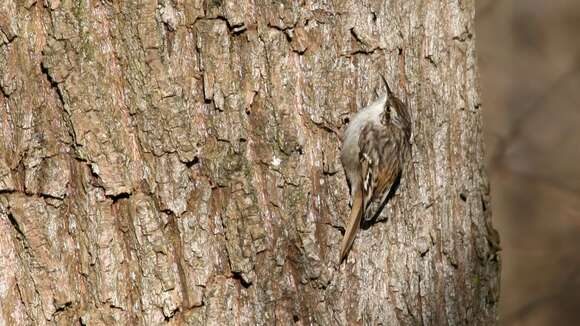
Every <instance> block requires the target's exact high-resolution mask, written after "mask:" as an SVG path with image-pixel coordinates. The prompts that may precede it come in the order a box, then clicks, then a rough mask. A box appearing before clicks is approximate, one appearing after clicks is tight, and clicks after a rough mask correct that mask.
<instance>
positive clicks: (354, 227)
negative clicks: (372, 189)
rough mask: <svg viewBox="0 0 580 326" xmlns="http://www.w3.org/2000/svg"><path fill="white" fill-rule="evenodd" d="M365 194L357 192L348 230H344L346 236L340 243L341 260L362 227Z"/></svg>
mask: <svg viewBox="0 0 580 326" xmlns="http://www.w3.org/2000/svg"><path fill="white" fill-rule="evenodd" d="M362 201H363V194H362V191H357V192H355V195H354V200H353V204H352V210H351V211H350V217H349V222H348V226H347V228H346V231H345V232H344V238H342V242H341V244H340V262H342V261H343V260H344V258H345V257H346V255H347V254H348V251H349V250H350V247H351V246H352V242H353V241H354V238H355V236H356V234H357V231H358V229H359V227H360V220H361V218H362V216H363V211H364V209H363V205H362Z"/></svg>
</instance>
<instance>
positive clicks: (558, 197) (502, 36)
mask: <svg viewBox="0 0 580 326" xmlns="http://www.w3.org/2000/svg"><path fill="white" fill-rule="evenodd" d="M476 23H477V36H476V37H477V46H478V51H479V52H478V55H479V64H480V65H479V67H480V75H481V91H482V97H483V108H484V118H485V136H486V151H487V158H488V161H487V164H488V172H489V176H490V180H491V187H492V202H493V214H494V215H493V218H494V225H495V227H496V228H497V229H498V231H499V232H500V234H501V241H502V248H503V250H502V265H503V268H502V269H503V270H502V289H501V304H500V325H580V1H570V0H556V1H545V0H517V1H502V0H484V1H478V6H477V13H476Z"/></svg>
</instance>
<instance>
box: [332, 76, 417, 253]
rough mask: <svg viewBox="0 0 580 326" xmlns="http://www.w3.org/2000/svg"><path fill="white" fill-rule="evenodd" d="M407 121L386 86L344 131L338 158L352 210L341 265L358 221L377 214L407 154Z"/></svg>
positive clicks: (344, 240) (398, 102) (345, 234)
mask: <svg viewBox="0 0 580 326" xmlns="http://www.w3.org/2000/svg"><path fill="white" fill-rule="evenodd" d="M410 135H411V119H410V116H409V112H408V110H407V107H406V105H405V104H404V103H403V102H401V100H399V99H398V98H396V97H395V96H394V95H393V94H392V92H391V90H390V89H389V87H388V85H387V94H386V95H385V96H383V97H381V98H380V99H378V100H377V101H375V102H374V103H372V104H371V105H369V106H367V107H365V108H364V109H362V110H360V111H359V112H357V114H356V115H355V116H354V118H353V119H352V120H351V122H350V124H349V126H348V128H347V129H346V131H345V134H344V139H343V146H342V151H341V155H340V159H341V162H342V166H343V167H344V170H345V173H346V177H347V179H348V181H349V184H350V193H351V200H352V210H351V214H350V217H349V221H348V226H347V228H346V232H345V233H344V238H343V240H342V243H341V245H340V261H342V260H343V259H344V258H345V257H346V255H347V254H348V251H349V249H350V247H351V245H352V243H353V241H354V238H355V236H356V233H357V231H358V229H359V227H360V222H361V219H362V218H363V217H364V218H365V219H371V218H373V217H374V216H375V215H376V214H378V213H379V211H378V210H379V209H380V208H381V207H382V203H383V202H384V201H385V199H386V198H387V195H388V194H389V192H390V189H391V187H392V186H393V183H394V182H395V180H396V179H397V177H398V176H399V174H400V173H401V170H402V167H403V163H404V160H405V159H406V157H407V156H408V154H409V152H410V143H409V142H410Z"/></svg>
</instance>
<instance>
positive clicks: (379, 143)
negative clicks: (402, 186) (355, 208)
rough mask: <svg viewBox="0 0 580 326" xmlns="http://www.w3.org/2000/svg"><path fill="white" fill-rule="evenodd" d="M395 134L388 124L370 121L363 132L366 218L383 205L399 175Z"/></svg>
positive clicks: (362, 163) (361, 156)
mask: <svg viewBox="0 0 580 326" xmlns="http://www.w3.org/2000/svg"><path fill="white" fill-rule="evenodd" d="M392 135H393V134H392V133H391V132H390V131H389V130H388V127H385V126H383V125H378V124H369V125H368V126H365V127H364V128H363V129H362V131H361V135H360V138H359V148H360V162H361V173H362V176H361V177H362V180H363V190H364V194H365V196H364V200H363V208H364V211H365V212H364V216H365V219H370V218H372V217H374V216H375V214H377V213H378V212H377V209H379V208H380V207H381V206H382V203H383V201H384V200H385V199H386V197H387V195H388V193H389V191H390V189H391V186H392V185H393V183H394V181H395V179H396V178H397V175H398V174H399V171H398V169H399V164H398V162H397V160H398V155H397V144H396V142H395V141H394V140H393V138H392ZM371 204H373V205H371ZM371 208H372V209H371Z"/></svg>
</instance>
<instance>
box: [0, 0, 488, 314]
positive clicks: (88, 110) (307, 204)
mask: <svg viewBox="0 0 580 326" xmlns="http://www.w3.org/2000/svg"><path fill="white" fill-rule="evenodd" d="M474 2H475V1H474V0H471V1H470V0H457V1H433V0H431V1H418V0H417V1H403V0H400V1H394V0H362V1H361V0H333V1H310V0H305V1H304V0H303V1H291V0H275V1H262V0H257V1H252V0H242V1H233V0H231V1H230V0H206V1H202V0H157V1H143V2H141V1H121V0H119V1H117V0H82V1H80V0H79V1H76V0H75V1H73V0H42V1H41V0H3V1H2V2H1V3H0V88H1V93H0V123H1V125H2V130H1V133H2V134H1V138H0V301H1V303H2V304H1V309H0V324H4V325H29V324H35V325H45V324H47V325H48V324H63V325H71V324H75V323H80V324H86V325H112V324H141V325H155V324H163V323H168V324H190V325H201V324H209V325H228V324H231V325H234V324H235V325H237V324H240V325H253V324H260V325H264V324H266V325H271V324H274V323H276V324H279V325H287V324H291V323H297V324H302V325H311V324H319V325H347V324H349V325H350V324H354V323H362V324H366V325H376V324H382V325H418V324H423V325H446V324H449V325H467V324H469V325H491V324H494V323H495V322H496V319H497V300H498V293H499V260H498V257H497V254H496V251H497V235H496V233H495V231H494V230H493V228H492V227H491V224H490V211H489V190H488V186H487V180H486V176H485V173H484V170H483V166H482V164H483V159H484V157H483V145H482V133H481V105H480V98H479V94H478V90H477V65H476V55H475V42H474V37H473V20H474ZM381 74H382V75H384V76H385V78H386V79H387V80H388V81H389V83H390V85H391V87H392V88H393V90H394V91H395V92H396V93H397V94H399V96H400V97H401V98H403V99H404V100H406V101H407V102H408V104H409V107H410V110H411V113H412V117H413V139H412V142H413V150H412V153H413V154H412V155H413V157H412V160H411V162H409V164H408V165H407V167H406V172H405V174H404V176H403V179H402V182H401V184H400V187H399V189H398V191H397V194H396V196H395V197H394V198H393V200H391V201H390V202H389V204H388V205H387V207H386V208H385V210H384V212H383V214H382V216H381V218H380V220H379V222H377V223H375V224H373V225H371V226H370V227H369V228H367V229H364V230H361V231H360V232H359V235H358V237H357V239H356V241H355V243H354V246H353V249H352V251H351V253H350V256H349V258H348V260H347V261H346V262H345V263H344V264H342V265H339V264H338V250H339V242H340V239H341V237H342V235H341V228H342V227H343V226H344V224H345V222H346V221H345V218H346V217H347V216H348V212H349V206H348V190H347V184H346V180H345V177H344V174H343V171H342V168H341V166H340V163H339V159H338V153H339V150H340V141H339V135H340V132H341V130H343V128H344V125H345V123H346V122H347V121H348V117H349V116H350V115H351V114H352V113H353V112H355V111H356V110H357V109H358V108H360V107H362V106H364V105H366V104H367V103H369V102H370V101H371V100H373V99H375V98H376V97H377V94H380V93H382V92H383V90H384V86H383V83H382V79H381V77H380V75H381Z"/></svg>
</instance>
